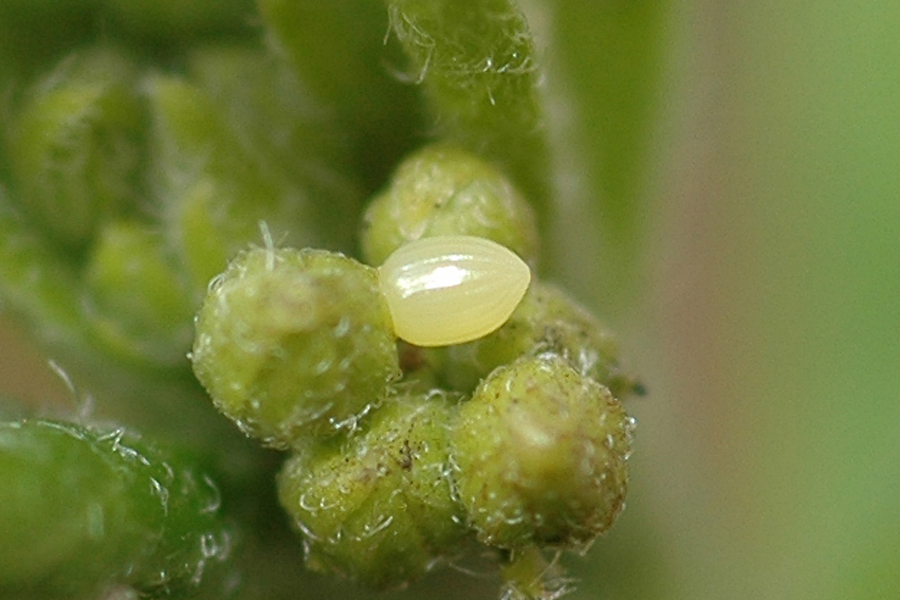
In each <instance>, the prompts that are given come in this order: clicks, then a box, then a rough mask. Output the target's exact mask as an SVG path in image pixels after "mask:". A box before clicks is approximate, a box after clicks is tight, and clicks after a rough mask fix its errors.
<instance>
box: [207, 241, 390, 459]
mask: <svg viewBox="0 0 900 600" xmlns="http://www.w3.org/2000/svg"><path fill="white" fill-rule="evenodd" d="M191 357H192V360H193V363H194V372H195V373H196V375H197V378H198V379H199V380H200V382H201V383H202V384H203V385H204V386H205V387H206V389H207V391H208V392H209V394H210V396H212V399H213V402H214V403H215V404H216V406H217V407H218V408H219V410H221V411H222V412H223V413H225V414H226V415H227V416H228V417H230V418H231V419H233V420H234V421H235V422H236V423H237V424H238V425H239V426H240V427H241V429H242V430H244V431H245V432H246V433H248V434H250V435H253V436H256V437H258V438H260V439H262V440H263V441H264V442H266V443H267V444H269V445H272V446H275V447H281V448H285V447H288V446H291V445H293V444H295V443H300V442H299V441H300V440H302V439H303V438H305V437H307V436H317V435H318V436H322V435H329V434H332V433H334V432H336V431H337V430H339V429H340V428H342V427H352V426H353V425H354V424H355V421H356V419H357V418H358V417H360V416H361V415H362V414H364V413H365V412H366V411H367V410H368V409H369V407H370V406H371V405H372V403H375V402H378V401H379V400H380V399H381V398H382V397H383V396H384V394H385V392H386V389H387V383H388V381H390V380H392V379H394V378H396V377H399V365H398V356H397V344H396V340H395V338H394V333H393V328H392V325H391V320H390V314H389V313H388V309H387V306H386V305H385V302H384V299H383V298H382V296H381V292H380V291H379V288H378V276H377V274H376V272H375V270H374V269H372V268H371V267H367V266H365V265H362V264H360V263H358V262H356V261H354V260H352V259H349V258H347V257H345V256H343V255H340V254H334V253H330V252H326V251H324V250H309V249H306V250H295V249H291V248H283V249H274V248H253V249H250V250H248V251H244V252H242V253H241V254H239V255H238V256H237V257H236V258H235V259H234V260H233V261H232V262H231V263H230V264H229V265H228V269H227V270H226V271H225V272H224V273H223V274H222V275H221V276H219V277H218V278H216V279H215V280H214V281H213V282H212V283H211V284H210V287H209V293H208V295H207V297H206V300H205V301H204V303H203V306H202V307H201V309H200V312H199V314H198V315H197V319H196V337H195V340H194V348H193V352H192V353H191Z"/></svg>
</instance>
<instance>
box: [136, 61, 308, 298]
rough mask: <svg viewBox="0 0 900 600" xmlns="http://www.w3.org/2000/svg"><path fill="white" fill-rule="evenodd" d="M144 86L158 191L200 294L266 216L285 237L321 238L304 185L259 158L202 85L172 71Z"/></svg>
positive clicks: (254, 237) (304, 241)
mask: <svg viewBox="0 0 900 600" xmlns="http://www.w3.org/2000/svg"><path fill="white" fill-rule="evenodd" d="M146 89H147V95H148V98H149V100H150V108H151V113H152V116H153V127H152V135H151V150H152V156H151V159H152V172H153V177H152V179H153V182H154V186H155V190H154V193H155V194H156V196H157V198H158V201H159V203H160V205H161V211H162V214H163V220H164V223H165V225H166V229H167V233H168V235H169V236H170V239H171V241H172V244H173V246H174V247H175V249H176V250H177V252H178V254H179V256H180V258H181V260H182V262H183V263H184V265H185V268H186V269H187V271H188V274H189V275H190V279H191V284H192V286H193V288H194V290H195V292H196V293H197V295H198V296H199V297H202V296H201V294H202V292H203V291H205V290H206V285H207V283H208V282H209V280H210V279H212V278H213V277H214V276H215V275H216V274H218V273H220V272H222V271H223V270H224V269H225V266H226V265H227V264H228V261H229V260H230V259H231V258H233V257H234V256H235V255H236V254H237V253H238V252H239V251H240V250H241V249H243V248H245V247H246V246H247V244H249V243H253V242H256V241H258V240H259V239H260V231H259V223H260V222H265V223H266V225H267V227H268V229H269V231H270V232H271V235H272V237H273V239H276V240H279V242H281V243H284V244H289V245H294V246H298V247H299V246H306V245H317V244H315V242H317V241H318V239H317V237H316V236H315V235H314V234H313V233H312V232H311V231H310V229H309V223H310V222H311V221H312V219H311V216H310V210H311V209H310V206H309V199H308V198H307V197H306V194H305V192H304V191H303V190H302V189H300V188H299V187H297V186H296V185H295V184H293V183H291V182H289V181H286V180H285V179H284V178H283V177H281V176H280V174H279V173H278V172H277V171H272V170H269V169H267V168H266V166H265V165H263V164H260V163H259V162H258V161H257V160H255V158H256V156H255V155H254V154H252V153H249V152H247V151H246V150H245V149H244V147H243V146H242V145H241V142H240V138H239V136H238V135H237V134H236V133H235V132H234V130H233V129H232V128H231V127H230V124H229V123H228V122H227V121H226V120H225V119H224V118H223V115H222V114H221V112H220V111H219V109H218V107H217V106H215V105H214V104H213V103H212V101H210V99H209V98H208V97H207V96H206V95H205V94H204V93H203V92H202V91H200V90H199V89H198V88H196V87H194V86H193V85H191V84H190V83H188V82H187V81H185V80H183V79H179V78H177V77H167V76H156V77H153V78H151V79H150V80H149V81H148V82H147V85H146ZM198 299H199V298H198Z"/></svg>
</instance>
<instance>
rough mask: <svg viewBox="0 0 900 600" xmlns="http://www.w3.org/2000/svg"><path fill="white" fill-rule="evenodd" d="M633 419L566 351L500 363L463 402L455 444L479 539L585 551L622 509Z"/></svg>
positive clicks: (464, 492) (463, 492)
mask: <svg viewBox="0 0 900 600" xmlns="http://www.w3.org/2000/svg"><path fill="white" fill-rule="evenodd" d="M633 429H634V421H633V420H632V419H631V418H629V417H628V415H626V414H625V411H624V409H623V408H622V405H621V404H620V403H619V401H618V400H616V399H615V398H614V397H613V396H612V394H611V393H610V392H609V390H608V389H606V388H605V387H603V386H602V385H600V384H598V383H597V382H596V381H594V380H593V379H591V378H589V377H584V376H582V375H581V374H580V373H578V372H577V371H575V370H574V369H573V368H572V367H571V366H570V365H569V363H568V362H567V361H565V360H563V359H562V358H560V357H558V356H555V355H551V354H546V355H541V356H537V357H526V358H523V359H520V360H518V361H516V362H514V363H513V364H511V365H509V366H504V367H500V368H498V369H497V370H495V371H494V372H493V373H492V374H491V375H490V376H489V377H488V378H487V379H486V380H485V381H484V382H482V384H481V385H480V386H479V387H478V389H477V390H476V391H475V393H474V395H473V396H472V399H471V400H470V401H469V402H467V403H465V404H463V405H462V406H461V407H460V412H459V415H458V418H457V420H456V422H455V424H454V427H453V434H452V437H451V444H452V449H453V459H454V462H455V465H456V467H457V484H458V488H459V495H460V499H461V500H462V502H463V504H464V505H465V507H466V510H467V511H468V517H469V520H470V522H471V524H472V525H473V526H474V527H475V529H476V530H477V532H478V537H479V539H480V540H481V541H483V542H485V543H487V544H489V545H493V546H499V547H503V548H521V547H525V546H530V545H537V546H553V547H560V548H577V547H582V546H584V545H586V544H588V543H590V542H591V541H592V540H593V539H594V538H595V537H596V536H597V535H599V534H601V533H603V532H604V531H606V530H607V529H608V528H609V527H610V526H611V525H612V524H613V522H614V521H615V519H616V517H617V516H618V514H619V512H620V511H621V510H622V507H623V505H624V500H625V491H626V486H627V482H628V472H627V469H626V461H627V459H628V456H629V454H630V452H631V438H632V431H633Z"/></svg>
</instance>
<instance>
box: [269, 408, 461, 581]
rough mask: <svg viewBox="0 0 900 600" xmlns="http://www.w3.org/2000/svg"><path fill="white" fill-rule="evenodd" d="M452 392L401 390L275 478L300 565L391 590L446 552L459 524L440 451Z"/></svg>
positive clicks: (454, 548) (453, 547) (444, 452)
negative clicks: (361, 425)
mask: <svg viewBox="0 0 900 600" xmlns="http://www.w3.org/2000/svg"><path fill="white" fill-rule="evenodd" d="M451 411H452V399H451V398H448V397H447V396H446V395H445V394H442V393H436V392H424V393H414V392H411V391H408V392H402V393H401V394H400V396H399V397H396V398H391V399H390V401H389V402H386V403H385V405H384V406H382V407H381V408H380V409H379V410H378V411H376V412H375V413H373V414H372V415H371V416H370V417H368V418H369V419H371V423H370V424H368V425H367V427H366V429H364V430H363V431H359V432H357V433H356V434H355V435H353V436H352V437H350V439H344V438H337V439H336V440H329V441H327V442H326V443H325V444H322V445H319V446H315V447H310V448H307V449H304V450H303V451H301V453H299V454H298V455H296V456H295V457H294V458H292V459H291V460H289V461H288V462H287V463H286V464H285V466H284V468H283V470H282V472H281V474H280V476H279V480H278V483H279V491H280V497H281V503H282V505H283V506H284V507H285V509H286V510H287V511H288V513H289V514H290V515H291V516H292V517H293V520H294V524H295V526H296V528H297V529H298V530H299V531H301V532H302V533H303V535H304V545H305V547H306V561H307V566H309V567H310V568H312V569H314V570H318V571H331V572H336V573H340V574H343V575H345V576H347V577H350V578H352V579H355V580H357V581H359V582H360V583H363V584H365V585H367V586H368V587H371V588H374V589H379V590H380V589H391V588H397V587H399V586H402V585H403V584H406V583H408V582H410V581H412V580H414V579H418V578H420V577H421V576H422V575H424V574H425V573H426V572H428V571H429V570H431V569H432V568H433V567H434V566H435V565H436V564H438V563H440V560H441V559H442V558H445V557H448V556H453V555H454V554H455V553H456V552H458V549H459V542H460V541H461V540H462V539H463V538H464V537H465V535H466V533H467V529H466V527H465V518H464V516H463V510H462V507H461V506H460V505H459V504H458V503H457V502H456V501H455V500H454V497H453V494H452V484H451V480H452V477H451V468H450V459H449V454H448V441H447V435H448V427H449V421H450V419H451Z"/></svg>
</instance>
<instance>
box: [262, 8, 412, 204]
mask: <svg viewBox="0 0 900 600" xmlns="http://www.w3.org/2000/svg"><path fill="white" fill-rule="evenodd" d="M258 4H259V10H260V12H261V14H262V17H263V19H264V20H265V23H266V25H267V26H268V27H269V31H270V34H271V40H270V41H271V42H272V44H273V45H274V46H276V47H277V48H278V49H279V51H281V52H283V53H284V54H286V55H287V57H288V58H289V60H290V61H291V62H292V64H293V66H294V68H295V69H296V71H297V73H298V75H299V79H300V81H301V82H302V83H303V84H304V85H307V86H309V89H310V90H311V92H312V94H313V96H314V97H315V98H316V99H318V100H319V101H321V102H322V105H323V106H326V107H328V108H329V109H330V110H334V111H335V112H336V113H337V115H338V116H339V118H340V119H341V120H342V121H343V122H344V123H346V125H347V130H348V131H350V132H352V135H353V139H352V143H353V146H354V149H355V153H356V154H355V156H356V164H357V165H358V167H357V168H358V169H359V171H360V173H361V174H362V179H363V181H364V183H365V184H366V188H367V190H366V191H368V192H371V191H374V189H375V188H376V187H377V186H380V185H381V184H382V182H383V181H384V180H385V179H387V175H388V173H389V172H390V170H391V169H392V168H393V167H394V165H395V164H396V163H397V161H398V160H399V158H400V157H401V156H402V155H403V154H405V153H406V152H408V151H409V150H411V149H412V148H413V146H414V145H415V141H416V138H417V137H419V136H423V135H424V133H425V132H424V127H425V126H424V124H423V123H422V119H421V110H420V108H419V102H418V98H417V96H416V91H415V89H414V88H413V87H412V86H410V85H407V84H405V83H404V82H402V81H401V80H400V78H399V77H398V75H397V73H396V71H397V70H398V69H400V68H401V63H400V60H401V57H402V54H401V53H400V51H399V49H398V48H397V47H396V44H393V43H391V41H390V40H387V39H386V37H385V36H386V33H387V31H388V19H387V12H386V10H385V9H384V6H383V5H382V4H381V2H378V1H377V0H376V1H373V0H343V1H341V2H322V1H321V0H258Z"/></svg>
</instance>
